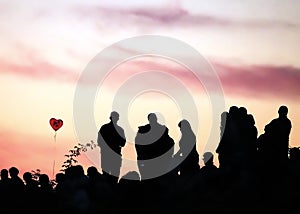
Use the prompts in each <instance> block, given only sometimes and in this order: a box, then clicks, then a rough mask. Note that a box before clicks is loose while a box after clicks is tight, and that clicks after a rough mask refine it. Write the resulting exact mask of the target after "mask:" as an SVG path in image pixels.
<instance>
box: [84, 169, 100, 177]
mask: <svg viewBox="0 0 300 214" xmlns="http://www.w3.org/2000/svg"><path fill="white" fill-rule="evenodd" d="M99 174H100V173H99V171H98V169H97V168H96V167H95V166H90V167H89V168H88V169H87V176H89V177H95V176H97V175H99Z"/></svg>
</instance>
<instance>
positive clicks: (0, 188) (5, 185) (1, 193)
mask: <svg viewBox="0 0 300 214" xmlns="http://www.w3.org/2000/svg"><path fill="white" fill-rule="evenodd" d="M0 176H1V179H0V203H1V204H2V205H3V206H2V207H1V209H4V208H5V207H6V208H8V207H9V202H11V201H12V200H13V198H12V197H10V196H11V192H10V189H11V182H10V178H9V172H8V170H7V169H1V174H0ZM4 210H7V209H4Z"/></svg>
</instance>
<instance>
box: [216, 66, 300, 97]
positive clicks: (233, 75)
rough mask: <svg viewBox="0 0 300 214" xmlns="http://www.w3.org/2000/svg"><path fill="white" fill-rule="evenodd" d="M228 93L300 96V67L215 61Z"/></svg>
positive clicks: (254, 95)
mask: <svg viewBox="0 0 300 214" xmlns="http://www.w3.org/2000/svg"><path fill="white" fill-rule="evenodd" d="M213 65H214V67H215V69H216V71H217V73H218V75H219V77H220V80H221V82H222V85H223V88H224V90H225V93H226V94H231V95H235V96H253V97H266V96H269V97H287V98H297V97H299V96H300V84H299V82H300V68H297V67H293V66H289V65H287V66H275V65H240V66H233V65H225V64H219V63H216V62H215V63H213Z"/></svg>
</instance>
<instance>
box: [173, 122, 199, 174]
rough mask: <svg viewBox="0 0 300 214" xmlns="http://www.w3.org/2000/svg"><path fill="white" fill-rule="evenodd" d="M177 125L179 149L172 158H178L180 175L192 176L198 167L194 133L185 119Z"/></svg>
mask: <svg viewBox="0 0 300 214" xmlns="http://www.w3.org/2000/svg"><path fill="white" fill-rule="evenodd" d="M178 127H179V128H180V132H181V137H180V140H179V151H178V152H177V153H176V154H175V155H174V158H175V159H177V158H179V159H180V164H179V166H178V172H179V173H180V176H181V177H185V176H192V175H195V174H196V173H198V171H199V169H200V165H199V154H198V152H197V148H196V144H197V139H196V135H195V134H194V132H193V130H192V128H191V125H190V123H189V122H188V121H187V120H185V119H184V120H181V121H180V122H179V123H178Z"/></svg>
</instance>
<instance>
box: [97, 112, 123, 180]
mask: <svg viewBox="0 0 300 214" xmlns="http://www.w3.org/2000/svg"><path fill="white" fill-rule="evenodd" d="M109 119H110V122H109V123H106V124H104V125H102V126H101V128H100V130H99V131H98V140H97V142H98V145H99V147H100V150H101V168H102V173H103V175H106V176H110V177H111V179H112V181H114V182H115V183H117V182H118V179H119V176H120V169H121V165H122V153H121V149H122V147H124V146H125V143H126V138H125V133H124V129H123V128H122V127H120V126H119V125H118V124H117V122H118V121H119V113H118V112H116V111H113V112H111V114H110V117H109Z"/></svg>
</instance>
